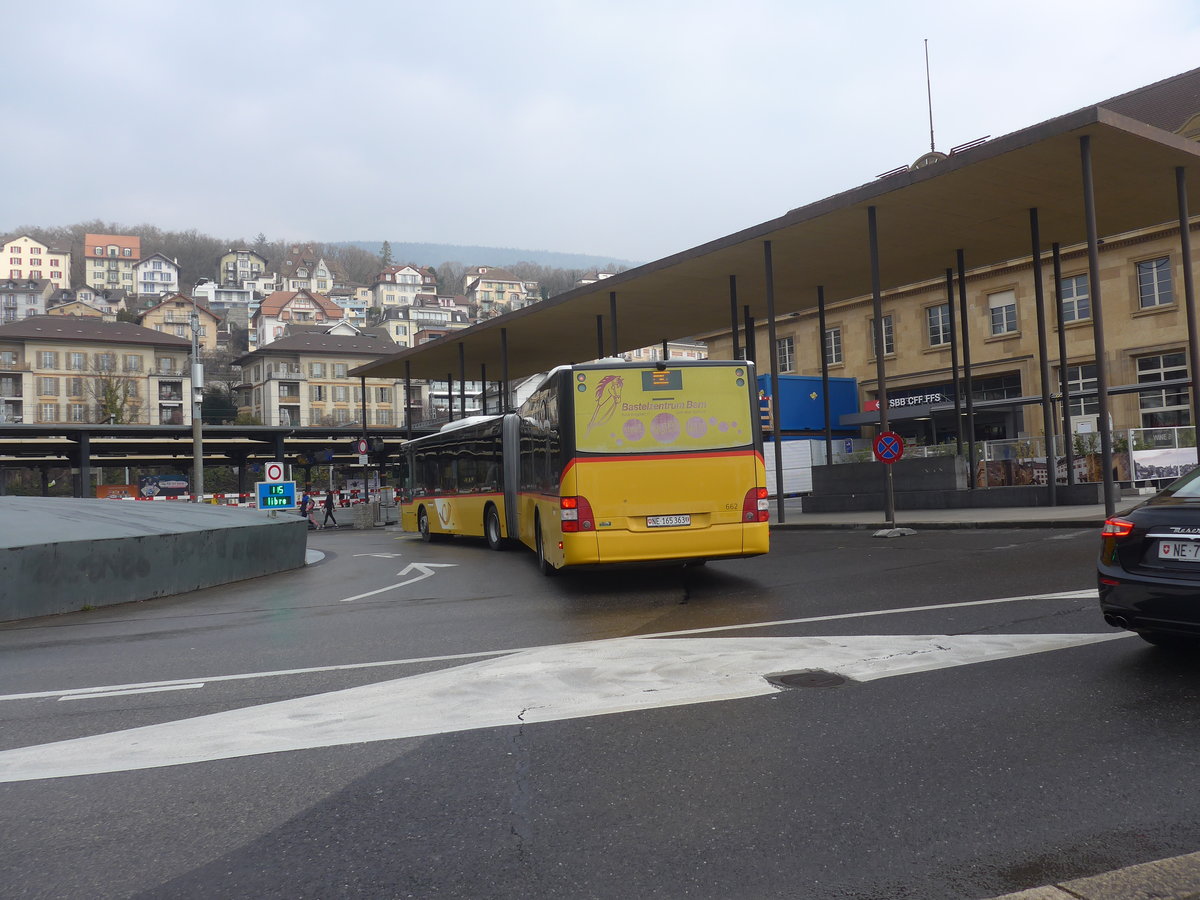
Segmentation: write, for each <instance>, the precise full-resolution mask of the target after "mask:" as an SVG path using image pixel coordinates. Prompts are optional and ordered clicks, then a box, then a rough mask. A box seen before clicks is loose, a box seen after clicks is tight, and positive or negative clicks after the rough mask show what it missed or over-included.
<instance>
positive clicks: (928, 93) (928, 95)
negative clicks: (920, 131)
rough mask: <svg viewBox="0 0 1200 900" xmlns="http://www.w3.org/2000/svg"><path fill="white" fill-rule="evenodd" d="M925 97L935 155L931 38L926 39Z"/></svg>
mask: <svg viewBox="0 0 1200 900" xmlns="http://www.w3.org/2000/svg"><path fill="white" fill-rule="evenodd" d="M925 97H926V99H927V100H928V101H929V152H930V153H933V152H934V145H933V85H932V84H931V83H930V81H929V38H925Z"/></svg>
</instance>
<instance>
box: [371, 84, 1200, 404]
mask: <svg viewBox="0 0 1200 900" xmlns="http://www.w3.org/2000/svg"><path fill="white" fill-rule="evenodd" d="M1198 108H1200V107H1198ZM1084 136H1088V137H1089V139H1090V140H1089V143H1090V158H1091V161H1092V167H1093V168H1092V171H1093V176H1092V177H1093V183H1094V185H1095V198H1096V221H1097V227H1098V231H1099V233H1100V234H1101V235H1115V234H1120V233H1124V232H1128V231H1133V230H1136V229H1139V228H1145V227H1149V226H1153V225H1159V224H1163V223H1174V222H1177V221H1178V210H1179V207H1178V203H1177V201H1178V197H1177V191H1176V170H1177V169H1178V168H1179V167H1183V168H1184V169H1185V171H1186V173H1187V184H1188V188H1187V194H1188V202H1189V207H1190V209H1192V210H1200V144H1198V143H1196V142H1194V141H1192V140H1189V139H1188V138H1185V137H1182V136H1180V135H1178V134H1175V133H1172V132H1170V131H1166V130H1164V129H1161V128H1158V127H1155V126H1154V125H1149V124H1146V123H1145V122H1143V121H1140V120H1139V119H1135V118H1132V117H1129V116H1126V115H1122V114H1120V113H1117V112H1115V111H1113V110H1112V109H1109V108H1106V107H1104V106H1092V107H1087V108H1084V109H1081V110H1078V111H1076V112H1072V113H1069V114H1067V115H1064V116H1060V117H1058V118H1055V119H1051V120H1049V121H1046V122H1043V123H1041V124H1038V125H1035V126H1032V127H1030V128H1027V129H1024V130H1022V131H1018V132H1014V133H1012V134H1009V135H1005V136H1003V137H1000V138H996V139H993V140H988V141H986V142H984V143H981V144H979V145H978V146H974V147H971V148H969V149H966V150H964V151H962V152H959V153H953V154H950V155H948V156H946V157H945V158H944V159H940V160H939V161H936V162H933V163H931V164H929V165H927V166H923V167H919V168H904V169H901V170H899V171H897V172H895V173H892V174H889V175H886V176H882V177H880V178H878V179H877V180H875V181H872V182H870V183H868V184H865V185H862V186H860V187H857V188H854V189H852V190H848V191H845V192H844V193H840V194H836V195H834V196H831V197H828V198H826V199H824V200H820V201H818V202H816V203H812V204H809V205H807V206H803V207H800V208H798V209H793V210H791V211H790V212H788V213H786V214H785V215H782V216H780V217H779V218H777V219H772V220H771V221H768V222H763V223H762V224H760V225H756V226H754V227H752V228H747V229H745V230H743V231H739V232H737V233H734V234H730V235H727V236H725V237H722V238H719V239H717V240H714V241H711V242H709V243H707V244H702V245H700V246H698V247H694V248H692V249H690V250H685V251H683V252H680V253H677V254H674V255H672V256H668V257H665V258H663V259H659V260H656V261H654V262H651V263H647V264H645V265H642V266H639V267H638V268H635V269H631V270H629V271H626V272H623V273H620V274H618V275H614V276H612V277H610V278H606V279H603V280H601V281H598V282H595V283H593V284H588V285H584V286H582V287H579V288H576V289H573V290H571V291H569V292H566V293H563V294H560V295H558V296H556V297H553V298H551V299H549V300H545V301H542V302H540V303H535V304H533V305H531V306H528V307H525V308H524V309H520V310H516V311H513V312H510V313H506V314H505V315H502V316H499V317H497V318H495V319H491V320H488V321H486V322H483V323H480V324H478V325H474V326H472V327H471V328H468V329H465V330H463V331H459V332H454V333H453V334H451V335H447V336H445V337H443V338H440V339H438V340H436V341H433V342H431V343H427V344H422V345H420V346H417V347H413V348H408V349H404V350H401V351H399V352H397V353H395V354H392V355H390V356H387V357H384V358H381V359H379V360H377V361H375V362H373V363H370V364H368V365H364V366H361V367H359V368H357V369H355V370H354V371H353V373H352V374H354V375H356V376H370V377H393V378H403V377H405V374H406V372H407V373H408V374H409V375H411V377H413V378H424V379H434V380H443V379H445V378H446V376H447V375H448V374H451V375H453V377H455V378H459V377H462V376H461V375H460V352H461V353H462V358H463V359H464V360H465V370H464V371H465V377H466V378H468V379H471V380H475V379H477V378H478V373H479V371H480V368H479V367H480V366H481V365H483V366H486V371H487V377H488V379H489V380H500V379H501V377H502V375H501V373H502V370H503V366H504V362H505V360H504V358H503V357H502V346H503V344H506V345H507V372H508V375H509V377H510V378H514V379H515V378H520V377H524V376H527V375H531V374H535V373H537V372H542V371H545V370H548V369H550V368H553V367H554V366H556V365H562V364H566V363H572V362H586V361H588V360H592V359H595V358H596V357H597V356H598V355H599V354H598V352H597V350H598V338H597V317H601V320H602V327H603V331H604V341H605V344H604V347H605V351H606V355H611V354H613V352H614V350H615V352H617V353H621V352H625V351H629V350H633V349H637V348H640V347H648V346H654V345H657V344H660V343H661V342H663V341H666V340H673V339H678V338H682V337H686V336H691V335H697V334H703V333H706V332H713V331H722V330H728V329H730V328H731V327H732V323H733V316H732V314H731V299H730V297H731V285H730V276H736V291H737V309H738V312H739V315H740V314H741V312H742V310H743V309H744V308H745V307H749V310H750V313H751V314H752V315H753V316H754V317H755V319H756V320H757V321H762V320H763V318H764V317H766V316H767V314H768V305H767V284H766V277H765V265H764V242H768V241H769V242H770V244H771V257H772V263H773V272H774V277H773V283H774V291H775V303H774V309H775V313H776V315H783V314H786V313H788V312H794V311H800V310H804V309H806V308H809V307H814V306H816V303H817V289H818V286H821V287H823V288H824V292H825V298H826V301H827V302H836V301H837V300H842V299H849V298H852V297H859V296H865V295H868V294H870V293H871V266H870V260H869V236H868V234H869V233H868V224H867V222H868V212H867V211H868V208H870V207H874V209H875V210H876V218H877V223H878V240H879V262H880V273H881V280H882V288H883V289H884V290H887V289H888V288H896V287H901V286H904V285H909V284H914V283H920V282H924V281H928V280H931V279H936V278H941V277H943V274H944V272H945V270H946V269H947V268H951V267H953V266H954V265H955V259H956V251H958V250H959V249H962V250H963V251H964V253H965V258H966V261H967V266H968V268H971V269H974V268H978V267H981V266H986V265H991V264H997V263H1001V262H1005V261H1008V260H1013V259H1019V258H1022V257H1028V256H1029V255H1030V253H1031V250H1032V248H1031V239H1030V210H1031V209H1034V208H1036V209H1037V210H1038V218H1039V224H1040V233H1041V238H1042V240H1043V242H1044V247H1045V248H1047V249H1048V248H1049V246H1050V244H1051V243H1052V242H1057V243H1059V244H1062V245H1064V246H1067V245H1071V244H1075V243H1082V242H1084V241H1085V240H1086V221H1085V215H1084V188H1083V177H1082V174H1081V141H1080V139H1081V138H1082V137H1084ZM613 294H615V297H616V303H615V308H616V320H617V321H616V328H615V329H614V328H613V323H612V321H611V311H612V309H613V307H614V304H613V303H612V301H611V297H612V295H613ZM502 330H503V332H504V340H503V341H502V336H501V332H502ZM614 331H615V333H616V334H617V335H618V338H617V341H618V342H617V346H616V347H615V348H614V347H613V346H612V343H611V341H612V334H613V333H614ZM460 347H461V351H460Z"/></svg>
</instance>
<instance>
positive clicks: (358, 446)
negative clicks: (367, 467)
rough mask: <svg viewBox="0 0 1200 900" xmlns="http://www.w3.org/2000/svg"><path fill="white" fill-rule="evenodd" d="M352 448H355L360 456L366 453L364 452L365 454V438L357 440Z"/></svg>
mask: <svg viewBox="0 0 1200 900" xmlns="http://www.w3.org/2000/svg"><path fill="white" fill-rule="evenodd" d="M354 446H355V448H356V449H357V450H358V452H359V453H360V454H361V453H366V452H367V439H366V438H359V439H358V442H357V443H356V444H355V445H354Z"/></svg>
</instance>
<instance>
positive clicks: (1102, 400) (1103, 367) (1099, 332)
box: [1079, 134, 1117, 516]
mask: <svg viewBox="0 0 1200 900" xmlns="http://www.w3.org/2000/svg"><path fill="white" fill-rule="evenodd" d="M1079 162H1080V168H1081V170H1082V175H1083V217H1084V220H1085V222H1086V224H1087V243H1088V291H1089V293H1090V294H1091V298H1092V341H1093V343H1094V345H1095V348H1096V393H1097V398H1096V399H1097V400H1098V401H1099V404H1098V406H1099V410H1098V412H1099V416H1100V421H1099V426H1100V460H1101V465H1103V467H1104V514H1105V516H1112V515H1113V514H1114V513H1116V510H1117V497H1116V484H1115V483H1114V481H1113V470H1112V467H1113V455H1112V429H1111V428H1110V427H1109V421H1108V418H1109V416H1108V353H1107V350H1106V349H1105V346H1104V304H1103V303H1101V301H1100V236H1099V234H1098V233H1097V229H1096V191H1095V186H1094V185H1093V182H1092V140H1091V136H1090V135H1086V134H1085V135H1083V136H1081V137H1080V138H1079Z"/></svg>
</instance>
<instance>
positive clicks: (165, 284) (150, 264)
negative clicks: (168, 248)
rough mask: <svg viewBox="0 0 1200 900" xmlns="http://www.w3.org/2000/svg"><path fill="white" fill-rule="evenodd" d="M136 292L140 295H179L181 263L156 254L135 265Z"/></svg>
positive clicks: (134, 280) (134, 281)
mask: <svg viewBox="0 0 1200 900" xmlns="http://www.w3.org/2000/svg"><path fill="white" fill-rule="evenodd" d="M133 283H134V290H135V291H136V292H137V293H138V294H177V293H179V263H177V262H176V261H175V260H173V259H168V258H167V257H166V256H163V254H161V253H154V254H151V255H150V256H147V257H146V258H145V259H141V260H138V261H137V262H136V263H134V265H133Z"/></svg>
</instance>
